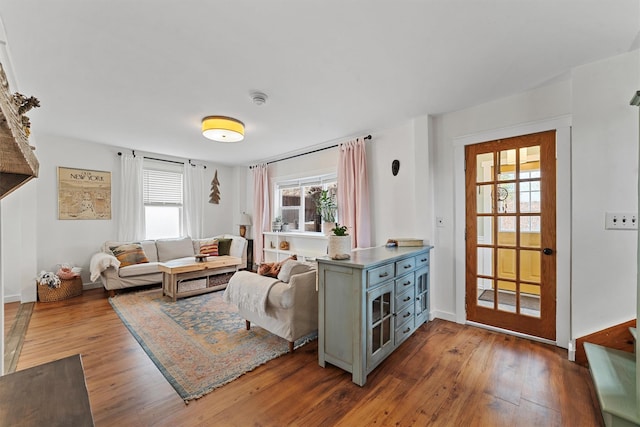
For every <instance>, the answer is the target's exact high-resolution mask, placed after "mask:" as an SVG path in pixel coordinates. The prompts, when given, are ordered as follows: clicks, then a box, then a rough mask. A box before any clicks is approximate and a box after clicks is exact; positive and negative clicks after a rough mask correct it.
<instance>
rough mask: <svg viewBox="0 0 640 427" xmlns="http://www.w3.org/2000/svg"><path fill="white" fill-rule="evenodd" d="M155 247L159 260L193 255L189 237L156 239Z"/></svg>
mask: <svg viewBox="0 0 640 427" xmlns="http://www.w3.org/2000/svg"><path fill="white" fill-rule="evenodd" d="M156 248H157V249H158V261H160V262H165V261H171V260H172V259H176V258H184V257H189V256H194V255H195V253H194V252H193V242H192V241H191V237H182V238H179V239H158V240H156Z"/></svg>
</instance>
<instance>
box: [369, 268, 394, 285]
mask: <svg viewBox="0 0 640 427" xmlns="http://www.w3.org/2000/svg"><path fill="white" fill-rule="evenodd" d="M393 273H394V271H393V264H387V265H383V266H381V267H377V268H372V269H371V270H369V271H367V287H371V286H375V285H377V284H378V283H382V282H384V281H385V280H389V279H392V278H393V276H394V274H393Z"/></svg>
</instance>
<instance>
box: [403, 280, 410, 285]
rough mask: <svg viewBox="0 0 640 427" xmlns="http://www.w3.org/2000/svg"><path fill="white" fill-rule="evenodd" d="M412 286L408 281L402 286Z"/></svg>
mask: <svg viewBox="0 0 640 427" xmlns="http://www.w3.org/2000/svg"><path fill="white" fill-rule="evenodd" d="M410 284H411V281H408V282H404V283H403V284H402V286H409V285H410Z"/></svg>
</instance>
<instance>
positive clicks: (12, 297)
mask: <svg viewBox="0 0 640 427" xmlns="http://www.w3.org/2000/svg"><path fill="white" fill-rule="evenodd" d="M8 302H20V295H5V296H4V298H3V303H4V304H6V303H8Z"/></svg>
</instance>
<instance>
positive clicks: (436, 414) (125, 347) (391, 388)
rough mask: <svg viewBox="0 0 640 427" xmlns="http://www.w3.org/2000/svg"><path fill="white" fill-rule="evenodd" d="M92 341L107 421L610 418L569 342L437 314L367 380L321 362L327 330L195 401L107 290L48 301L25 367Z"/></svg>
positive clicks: (95, 380)
mask: <svg viewBox="0 0 640 427" xmlns="http://www.w3.org/2000/svg"><path fill="white" fill-rule="evenodd" d="M76 353H80V354H82V359H83V363H84V369H85V374H86V381H87V387H88V390H89V398H90V401H91V407H92V411H93V416H94V420H95V424H96V426H305V427H311V426H371V425H376V426H427V425H428V426H563V427H564V426H580V427H588V426H602V425H604V424H603V423H602V418H601V416H600V412H599V408H598V405H597V401H596V400H595V394H594V392H593V388H592V384H591V380H590V377H589V373H588V370H587V369H586V368H584V367H582V366H579V365H577V364H575V363H573V362H570V361H568V360H567V359H566V351H565V350H562V349H558V348H556V347H553V346H549V345H544V344H540V343H535V342H531V341H528V340H525V339H521V338H515V337H511V336H507V335H503V334H498V333H494V332H490V331H486V330H483V329H479V328H474V327H469V326H462V325H458V324H455V323H451V322H446V321H442V320H436V321H433V322H430V323H428V324H426V325H423V326H422V327H420V328H419V329H418V330H417V331H416V333H415V334H414V335H413V336H412V337H411V338H409V339H408V340H407V341H406V342H405V343H404V344H402V346H401V347H400V348H399V349H398V350H396V352H395V353H394V354H392V355H391V356H390V357H389V358H388V359H387V360H386V361H384V362H383V363H382V364H381V365H380V366H379V367H378V368H377V369H376V370H374V372H373V373H372V374H370V375H369V377H368V381H367V384H366V385H365V386H364V387H358V386H356V385H355V384H353V383H352V382H351V376H350V374H348V373H346V372H344V371H342V370H340V369H338V368H335V367H332V366H328V367H327V368H324V369H323V368H321V367H320V366H318V363H317V342H313V343H311V344H308V345H306V346H304V347H302V348H301V349H298V350H296V352H295V354H293V355H286V356H283V357H280V358H278V359H275V360H272V361H270V362H268V363H267V364H265V365H263V366H261V367H259V368H257V369H256V370H254V371H253V372H250V373H248V374H246V375H244V376H242V377H241V378H239V379H238V380H236V381H233V382H232V383H230V384H227V385H225V386H223V387H222V388H219V389H217V390H214V391H213V392H212V393H210V394H208V395H206V396H205V397H203V398H201V399H199V400H197V401H193V402H191V403H190V404H189V405H185V404H184V403H183V401H182V400H181V399H180V397H179V396H178V395H177V393H176V392H175V391H174V390H173V388H172V387H171V386H170V385H169V383H168V382H167V381H166V380H165V379H164V377H163V376H162V374H161V373H160V372H159V371H158V369H157V368H156V367H155V365H154V364H153V362H151V360H150V359H149V358H148V357H147V355H146V354H145V353H144V351H143V350H142V348H141V347H140V346H139V345H138V343H137V342H136V341H135V339H134V338H133V337H132V336H131V335H130V333H129V332H128V330H127V329H126V327H125V326H124V325H123V324H122V322H121V321H120V319H119V318H118V316H117V315H116V314H115V312H114V311H113V309H112V308H111V305H110V304H109V302H108V301H107V298H106V297H105V294H104V292H103V291H102V290H99V289H96V290H91V291H87V292H85V293H84V294H83V295H82V296H80V297H76V298H72V299H69V300H66V301H60V302H52V303H37V304H36V307H35V309H34V312H33V315H32V318H31V323H30V325H29V329H28V331H27V336H26V339H25V342H24V346H23V349H22V353H21V356H20V359H19V361H18V367H17V369H18V370H21V369H25V368H28V367H31V366H35V365H38V364H41V363H45V362H49V361H52V360H56V359H60V358H62V357H65V356H68V355H72V354H76Z"/></svg>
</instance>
